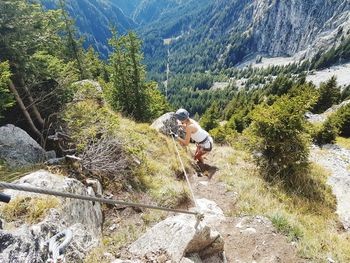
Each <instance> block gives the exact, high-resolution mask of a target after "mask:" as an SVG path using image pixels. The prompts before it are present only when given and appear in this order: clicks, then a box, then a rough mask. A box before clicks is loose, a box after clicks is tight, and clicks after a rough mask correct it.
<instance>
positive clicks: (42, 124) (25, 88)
mask: <svg viewBox="0 0 350 263" xmlns="http://www.w3.org/2000/svg"><path fill="white" fill-rule="evenodd" d="M23 88H24V91H25V92H26V95H27V96H28V100H29V103H30V106H29V107H28V108H30V109H31V110H32V112H33V114H34V116H35V119H36V120H37V121H38V122H39V124H40V127H41V128H44V125H45V122H44V119H43V118H42V117H41V114H40V112H39V110H38V108H37V107H36V105H35V102H34V99H33V97H32V94H31V93H30V91H29V90H28V88H27V87H26V86H25V85H23Z"/></svg>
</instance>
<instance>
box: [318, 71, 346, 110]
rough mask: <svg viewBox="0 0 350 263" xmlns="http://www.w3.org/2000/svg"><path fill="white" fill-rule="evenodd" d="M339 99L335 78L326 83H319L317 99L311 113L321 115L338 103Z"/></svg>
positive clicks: (338, 89) (339, 94)
mask: <svg viewBox="0 0 350 263" xmlns="http://www.w3.org/2000/svg"><path fill="white" fill-rule="evenodd" d="M340 97H341V93H340V88H339V87H338V86H337V78H336V77H335V76H333V77H332V78H331V79H329V80H328V81H327V82H326V83H321V85H320V89H319V98H318V100H317V103H316V105H315V106H314V109H313V112H315V113H322V112H324V111H325V110H327V109H328V108H330V107H332V106H333V105H335V104H337V103H339V101H340Z"/></svg>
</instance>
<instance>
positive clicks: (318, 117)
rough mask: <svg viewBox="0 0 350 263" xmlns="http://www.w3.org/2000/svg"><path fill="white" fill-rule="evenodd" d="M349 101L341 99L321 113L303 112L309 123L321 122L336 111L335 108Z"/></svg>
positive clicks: (337, 108)
mask: <svg viewBox="0 0 350 263" xmlns="http://www.w3.org/2000/svg"><path fill="white" fill-rule="evenodd" d="M349 103H350V100H346V101H343V102H342V103H340V104H339V105H333V106H332V107H330V108H329V109H328V110H326V111H325V112H323V113H321V114H313V113H311V112H307V113H306V114H305V117H306V119H307V120H308V121H309V122H311V123H322V122H324V121H326V120H327V118H328V117H329V116H330V115H331V114H332V113H334V112H336V111H337V110H339V109H340V108H341V107H343V106H345V105H347V104H349Z"/></svg>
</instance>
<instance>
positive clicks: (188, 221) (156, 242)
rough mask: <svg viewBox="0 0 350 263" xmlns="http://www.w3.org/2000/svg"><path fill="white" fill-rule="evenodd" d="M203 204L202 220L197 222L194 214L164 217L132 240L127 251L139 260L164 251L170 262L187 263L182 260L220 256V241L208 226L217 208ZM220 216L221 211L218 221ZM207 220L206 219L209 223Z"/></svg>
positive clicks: (216, 233)
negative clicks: (193, 256)
mask: <svg viewBox="0 0 350 263" xmlns="http://www.w3.org/2000/svg"><path fill="white" fill-rule="evenodd" d="M201 200H203V199H201ZM204 203H205V202H202V207H201V209H200V210H201V211H202V212H203V213H204V219H203V220H202V221H198V219H197V218H196V217H195V216H193V215H178V216H174V217H170V218H167V219H166V220H164V221H162V222H160V223H158V224H157V225H155V226H154V227H153V228H151V229H150V230H149V231H148V232H147V233H146V234H144V235H143V236H142V237H140V238H139V239H138V240H137V241H135V242H134V243H133V244H132V245H131V246H130V247H129V251H130V252H131V253H132V254H134V255H136V256H138V257H140V256H141V257H142V256H144V255H145V254H147V253H149V252H152V251H159V250H164V251H166V252H167V253H168V255H170V256H171V259H172V262H186V261H184V260H187V261H188V262H191V261H192V262H193V260H191V259H190V258H187V259H184V258H185V257H187V255H189V256H190V255H193V254H198V255H199V256H200V258H202V257H203V258H208V257H211V256H214V255H217V254H220V253H222V252H223V249H224V241H223V238H222V237H221V235H220V234H219V233H218V232H217V231H215V230H214V229H212V228H211V227H210V226H209V224H208V223H209V222H213V216H214V214H215V209H217V206H214V205H213V202H210V201H208V202H207V204H210V206H207V207H205V208H204V207H203V204H204ZM214 207H215V209H214V210H213V209H212V208H214ZM197 209H198V208H197ZM221 213H222V211H220V212H219V214H218V217H217V221H221V220H222V215H221ZM207 217H209V220H208V222H207ZM181 260H182V261H181ZM189 260H190V261H189Z"/></svg>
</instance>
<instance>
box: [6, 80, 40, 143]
mask: <svg viewBox="0 0 350 263" xmlns="http://www.w3.org/2000/svg"><path fill="white" fill-rule="evenodd" d="M9 89H10V91H11V92H12V93H13V95H14V96H15V99H16V102H17V104H18V107H19V108H20V110H21V111H22V113H23V115H24V117H25V119H26V121H27V123H28V125H29V128H30V129H31V130H32V131H33V132H34V134H35V135H37V136H38V137H39V138H40V143H43V141H44V138H43V135H42V134H41V132H40V131H39V130H38V129H37V127H36V126H35V124H34V122H33V120H32V118H31V117H30V114H29V112H28V111H27V109H26V107H25V105H24V103H23V101H22V99H21V97H20V96H19V94H18V92H17V89H16V87H15V85H14V84H13V82H12V81H11V80H10V81H9Z"/></svg>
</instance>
